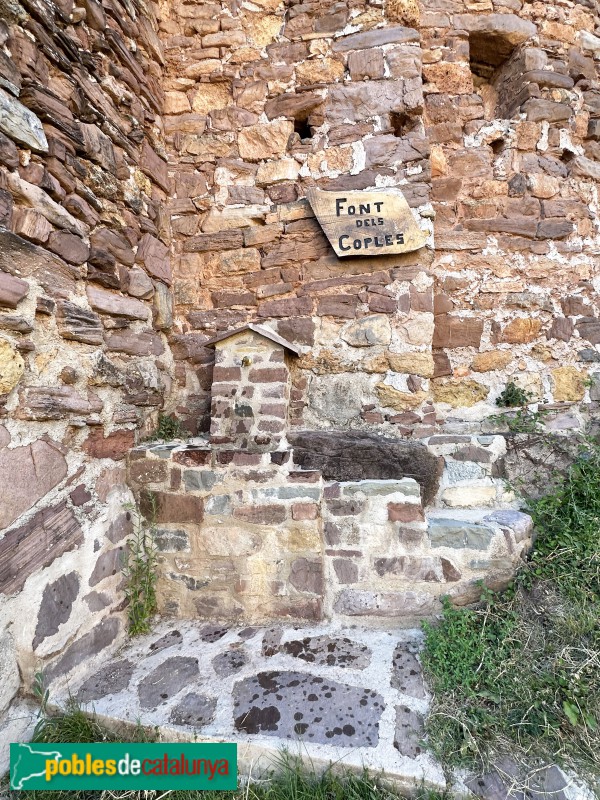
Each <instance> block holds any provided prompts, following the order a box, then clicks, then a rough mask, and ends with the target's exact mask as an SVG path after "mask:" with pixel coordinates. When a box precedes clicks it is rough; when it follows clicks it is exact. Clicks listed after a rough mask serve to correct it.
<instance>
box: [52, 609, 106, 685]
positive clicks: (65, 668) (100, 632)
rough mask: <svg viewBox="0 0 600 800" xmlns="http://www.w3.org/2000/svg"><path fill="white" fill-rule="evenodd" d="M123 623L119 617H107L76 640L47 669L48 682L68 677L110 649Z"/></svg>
mask: <svg viewBox="0 0 600 800" xmlns="http://www.w3.org/2000/svg"><path fill="white" fill-rule="evenodd" d="M120 630H121V621H120V620H119V619H118V617H105V618H104V619H103V620H102V622H99V623H98V625H96V627H95V628H92V630H91V631H88V633H85V634H84V635H83V636H80V637H79V638H78V639H76V640H75V641H74V642H73V644H72V645H70V646H69V647H67V649H66V650H64V651H63V653H62V655H61V656H60V657H59V658H58V659H57V660H56V661H54V662H53V663H52V664H51V665H50V666H49V667H47V668H46V677H47V679H48V681H49V682H50V681H52V680H54V678H57V677H58V676H62V675H66V674H67V673H69V672H71V670H73V669H75V668H76V667H78V666H79V665H80V664H84V663H85V662H86V661H87V660H88V659H90V658H92V657H93V656H95V655H98V653H101V652H102V651H103V650H105V649H106V648H107V647H109V646H110V645H111V644H112V643H113V642H114V641H115V639H116V638H117V636H118V635H119V631H120Z"/></svg>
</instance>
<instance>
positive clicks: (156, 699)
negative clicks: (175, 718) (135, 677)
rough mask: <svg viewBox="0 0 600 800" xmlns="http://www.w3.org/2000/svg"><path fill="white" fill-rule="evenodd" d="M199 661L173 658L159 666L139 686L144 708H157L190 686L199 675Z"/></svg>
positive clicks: (182, 657)
mask: <svg viewBox="0 0 600 800" xmlns="http://www.w3.org/2000/svg"><path fill="white" fill-rule="evenodd" d="M199 672H200V670H199V669H198V659H197V658H190V657H188V656H172V657H171V658H167V659H166V660H165V661H163V662H162V663H161V664H159V665H158V666H157V667H156V668H155V669H153V670H152V672H151V673H150V674H149V675H147V676H146V677H145V678H144V679H143V680H142V681H140V684H139V686H138V696H139V699H140V705H141V707H142V708H146V709H148V708H156V707H157V706H159V705H161V704H162V703H164V702H165V701H166V700H168V699H169V698H171V697H173V695H175V694H177V692H180V691H181V690H182V689H183V688H184V687H185V686H187V685H188V684H190V683H191V682H192V681H193V680H194V679H195V678H196V677H197V676H198V674H199Z"/></svg>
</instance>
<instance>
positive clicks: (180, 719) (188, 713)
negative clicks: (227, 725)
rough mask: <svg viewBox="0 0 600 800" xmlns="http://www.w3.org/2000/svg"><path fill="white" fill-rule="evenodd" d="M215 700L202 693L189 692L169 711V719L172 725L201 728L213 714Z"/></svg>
mask: <svg viewBox="0 0 600 800" xmlns="http://www.w3.org/2000/svg"><path fill="white" fill-rule="evenodd" d="M216 708H217V700H216V698H215V697H208V696H207V695H204V694H196V692H190V693H189V694H186V695H185V697H183V698H182V699H181V700H180V701H179V703H178V704H177V705H176V706H175V708H174V709H173V710H172V711H171V714H170V716H169V720H170V721H171V722H172V723H173V724H174V725H182V726H184V727H189V728H201V727H202V726H203V725H207V724H208V723H209V722H211V720H212V719H213V718H214V716H215V711H216Z"/></svg>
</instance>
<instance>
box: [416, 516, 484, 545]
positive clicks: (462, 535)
mask: <svg viewBox="0 0 600 800" xmlns="http://www.w3.org/2000/svg"><path fill="white" fill-rule="evenodd" d="M428 534H429V540H430V542H431V546H432V547H469V548H471V549H472V550H487V548H488V547H489V545H490V543H491V541H492V539H493V537H494V531H493V530H492V529H491V528H488V527H486V526H485V525H478V524H476V523H473V522H464V521H462V520H455V519H441V518H440V519H430V520H429V528H428Z"/></svg>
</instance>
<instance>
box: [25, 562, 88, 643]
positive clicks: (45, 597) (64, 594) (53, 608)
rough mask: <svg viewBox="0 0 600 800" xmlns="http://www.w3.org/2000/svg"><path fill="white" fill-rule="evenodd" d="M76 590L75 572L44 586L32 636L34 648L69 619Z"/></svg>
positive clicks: (77, 586) (77, 581)
mask: <svg viewBox="0 0 600 800" xmlns="http://www.w3.org/2000/svg"><path fill="white" fill-rule="evenodd" d="M78 592H79V575H78V574H77V573H76V572H69V573H68V574H67V575H61V576H60V578H58V579H57V580H55V581H54V582H53V583H49V584H48V585H47V586H46V588H45V589H44V593H43V594H42V603H41V605H40V610H39V612H38V618H37V625H36V629H35V636H34V637H33V648H34V650H35V648H36V647H37V646H38V645H39V644H40V642H43V641H44V639H46V638H47V637H48V636H53V635H54V634H55V633H57V632H58V629H59V628H60V626H61V625H62V624H63V623H64V622H66V621H67V620H68V619H69V617H70V616H71V609H72V608H73V603H74V602H75V599H76V598H77V594H78Z"/></svg>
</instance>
